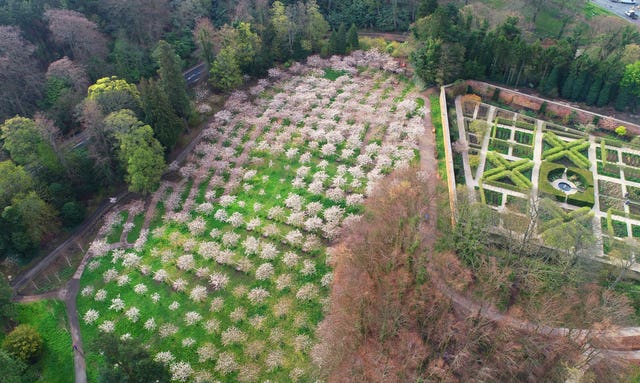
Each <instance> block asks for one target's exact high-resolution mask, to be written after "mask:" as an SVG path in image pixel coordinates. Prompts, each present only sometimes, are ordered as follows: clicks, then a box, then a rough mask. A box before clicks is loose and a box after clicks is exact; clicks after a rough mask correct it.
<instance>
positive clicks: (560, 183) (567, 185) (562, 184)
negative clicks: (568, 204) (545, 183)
mask: <svg viewBox="0 0 640 383" xmlns="http://www.w3.org/2000/svg"><path fill="white" fill-rule="evenodd" d="M551 185H553V187H554V188H556V189H558V190H561V191H562V192H563V193H565V194H574V193H577V192H578V188H577V187H576V185H574V183H573V182H571V181H569V180H567V179H564V178H561V179H559V180H555V181H553V182H552V183H551Z"/></svg>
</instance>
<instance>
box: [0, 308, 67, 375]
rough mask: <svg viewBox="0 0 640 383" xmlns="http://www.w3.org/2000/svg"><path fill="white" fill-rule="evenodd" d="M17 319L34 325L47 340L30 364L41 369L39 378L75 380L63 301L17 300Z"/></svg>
mask: <svg viewBox="0 0 640 383" xmlns="http://www.w3.org/2000/svg"><path fill="white" fill-rule="evenodd" d="M16 320H17V321H18V322H20V323H26V324H29V325H31V326H33V327H35V328H36V329H37V330H38V332H39V333H40V335H41V336H42V339H43V341H44V350H43V353H42V357H41V358H40V360H38V362H37V363H36V364H35V365H33V366H32V367H31V368H33V369H35V370H37V371H39V379H38V380H37V382H43V383H69V382H73V381H74V370H73V348H72V344H71V334H70V333H69V328H68V327H69V326H68V324H67V314H66V311H65V307H64V303H63V302H61V301H59V300H42V301H38V302H33V303H23V304H18V305H17V316H16ZM0 374H1V372H0ZM0 380H2V379H1V378H0Z"/></svg>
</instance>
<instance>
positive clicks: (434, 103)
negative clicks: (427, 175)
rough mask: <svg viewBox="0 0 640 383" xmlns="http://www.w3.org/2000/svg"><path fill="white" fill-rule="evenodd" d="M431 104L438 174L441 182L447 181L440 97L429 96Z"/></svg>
mask: <svg viewBox="0 0 640 383" xmlns="http://www.w3.org/2000/svg"><path fill="white" fill-rule="evenodd" d="M429 101H430V103H431V121H432V123H433V127H434V128H435V129H436V150H437V151H438V174H439V175H440V178H442V179H443V180H446V179H447V165H446V160H445V157H444V134H443V131H442V115H441V113H440V97H438V96H437V95H431V96H429Z"/></svg>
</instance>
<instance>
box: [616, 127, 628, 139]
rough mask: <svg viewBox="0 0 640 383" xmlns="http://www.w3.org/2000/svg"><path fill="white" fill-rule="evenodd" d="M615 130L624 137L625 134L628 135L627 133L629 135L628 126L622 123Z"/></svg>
mask: <svg viewBox="0 0 640 383" xmlns="http://www.w3.org/2000/svg"><path fill="white" fill-rule="evenodd" d="M615 132H616V134H617V135H618V136H620V137H624V136H626V135H627V128H626V127H624V126H622V125H620V126H618V127H617V128H616V130H615Z"/></svg>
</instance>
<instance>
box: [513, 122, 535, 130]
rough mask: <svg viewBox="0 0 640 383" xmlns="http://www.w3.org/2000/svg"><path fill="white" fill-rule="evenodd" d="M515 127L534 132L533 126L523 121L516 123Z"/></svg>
mask: <svg viewBox="0 0 640 383" xmlns="http://www.w3.org/2000/svg"><path fill="white" fill-rule="evenodd" d="M516 127H518V128H521V129H527V130H534V129H535V125H533V124H531V123H528V122H525V121H516Z"/></svg>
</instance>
